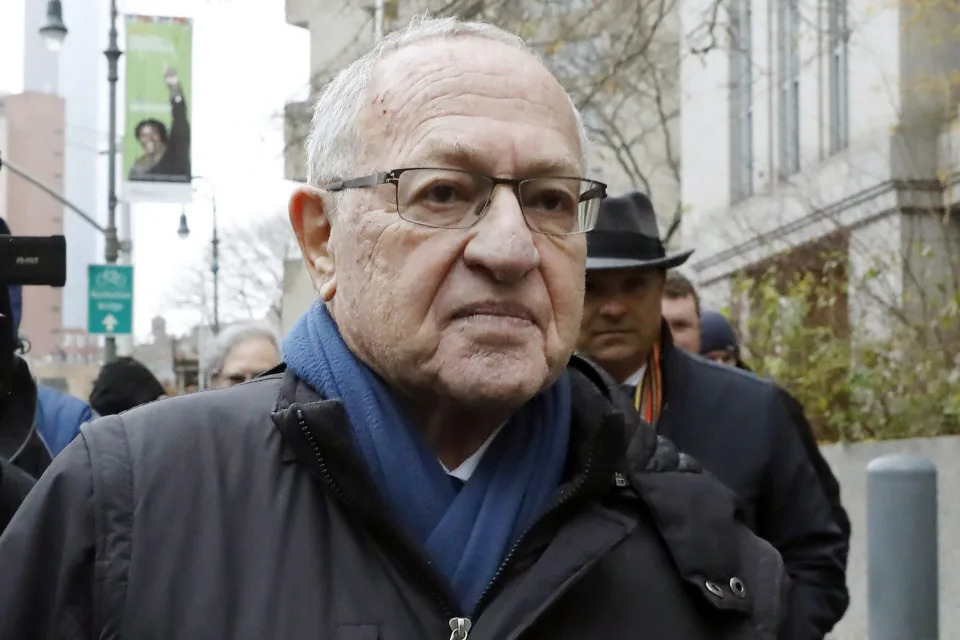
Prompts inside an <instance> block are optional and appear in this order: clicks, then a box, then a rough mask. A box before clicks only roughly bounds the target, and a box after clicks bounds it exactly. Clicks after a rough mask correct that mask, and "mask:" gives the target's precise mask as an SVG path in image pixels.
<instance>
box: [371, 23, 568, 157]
mask: <svg viewBox="0 0 960 640" xmlns="http://www.w3.org/2000/svg"><path fill="white" fill-rule="evenodd" d="M371 89H372V90H371V92H370V94H369V95H370V98H369V99H370V104H368V106H367V110H366V113H365V116H364V117H363V118H362V123H363V125H362V126H363V127H364V139H365V147H366V154H365V155H366V157H367V159H368V160H369V161H370V162H371V163H372V164H377V165H379V167H378V168H380V169H392V168H398V167H400V166H404V165H406V166H410V163H411V162H416V161H420V162H428V161H429V162H432V163H434V164H441V165H454V166H459V167H463V168H470V169H474V170H477V171H485V172H489V173H491V174H494V173H497V172H498V171H499V170H501V169H502V170H505V171H509V172H518V171H519V172H522V173H524V174H527V175H538V174H557V175H561V174H562V175H577V174H579V173H580V171H581V169H582V167H581V149H580V138H579V128H578V123H577V119H576V117H575V115H574V112H573V109H572V107H571V104H570V101H569V98H568V97H567V94H566V92H565V91H564V90H563V88H562V87H561V86H560V84H559V82H557V80H556V78H554V77H553V75H552V74H551V73H550V72H549V71H548V70H547V69H546V68H545V67H544V66H543V65H542V64H541V63H540V61H539V60H537V59H536V58H535V57H534V56H532V55H531V54H529V53H527V52H526V51H523V50H521V49H518V48H516V47H512V46H510V45H507V44H504V43H500V42H495V41H488V40H484V39H480V38H475V37H460V38H453V39H447V40H433V41H428V42H424V43H419V44H416V45H412V46H408V47H405V48H403V49H401V50H399V51H397V52H394V53H393V54H391V55H389V56H388V57H387V58H385V59H384V60H382V61H381V62H380V63H379V64H378V65H377V67H376V69H375V71H374V75H373V85H372V88H371Z"/></svg>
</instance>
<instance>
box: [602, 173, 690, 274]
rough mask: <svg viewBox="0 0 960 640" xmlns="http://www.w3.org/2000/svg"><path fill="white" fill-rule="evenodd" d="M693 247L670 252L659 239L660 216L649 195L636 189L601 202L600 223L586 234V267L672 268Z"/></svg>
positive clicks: (685, 257)
mask: <svg viewBox="0 0 960 640" xmlns="http://www.w3.org/2000/svg"><path fill="white" fill-rule="evenodd" d="M692 253H693V249H690V250H689V251H683V252H681V253H674V254H671V255H667V252H666V250H665V249H664V247H663V243H662V242H660V230H659V229H658V228H657V216H656V214H655V213H654V212H653V205H652V204H651V203H650V198H648V197H647V196H645V195H644V194H642V193H640V192H639V191H634V192H633V193H628V194H626V195H622V196H619V197H616V198H606V199H605V200H604V201H603V202H602V203H601V204H600V217H599V219H598V220H597V226H596V227H595V228H594V229H593V231H590V232H589V233H588V234H587V270H588V271H593V270H600V269H631V268H647V269H672V268H673V267H679V266H680V265H682V264H683V263H684V262H686V261H687V258H689V257H690V254H692Z"/></svg>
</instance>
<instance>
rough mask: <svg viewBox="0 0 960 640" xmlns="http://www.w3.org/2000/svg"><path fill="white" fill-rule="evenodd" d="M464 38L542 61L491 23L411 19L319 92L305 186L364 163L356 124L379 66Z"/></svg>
mask: <svg viewBox="0 0 960 640" xmlns="http://www.w3.org/2000/svg"><path fill="white" fill-rule="evenodd" d="M464 37H472V38H481V39H484V40H490V41H492V42H499V43H502V44H505V45H508V46H511V47H515V48H517V49H519V50H521V51H524V52H526V53H528V54H530V55H531V56H533V57H534V58H536V59H537V60H539V61H541V62H542V58H541V56H540V55H539V54H538V53H537V52H536V51H535V50H533V49H531V48H530V47H529V46H527V44H526V43H525V42H524V41H523V39H521V38H520V37H518V36H515V35H513V34H512V33H509V32H507V31H504V30H503V29H501V28H499V27H496V26H494V25H492V24H487V23H484V22H463V21H461V20H458V19H456V18H429V17H426V16H418V17H415V18H414V19H413V20H411V21H410V23H409V24H408V25H407V26H406V27H404V28H403V29H400V30H398V31H394V32H392V33H390V34H389V35H387V36H386V37H385V38H383V39H382V40H381V41H380V42H378V43H377V44H376V45H375V46H374V47H373V49H371V50H370V51H368V52H367V53H366V54H364V55H363V56H362V57H360V58H359V59H357V60H355V61H354V62H352V63H351V64H350V65H348V66H347V67H345V68H343V69H342V70H341V71H340V72H339V73H337V75H336V76H334V78H333V79H332V80H331V81H330V82H329V83H327V84H326V86H324V87H323V89H321V90H320V94H319V96H318V97H317V101H316V104H315V106H314V109H313V118H312V119H311V122H310V135H309V136H308V137H307V142H306V150H307V182H308V183H309V184H312V185H315V186H318V187H322V186H324V185H325V184H327V183H328V182H331V181H333V180H343V179H347V178H352V177H354V176H352V175H351V173H352V172H353V171H355V170H356V169H357V167H358V166H359V165H360V164H361V162H363V142H364V141H363V137H362V132H361V131H360V126H359V125H360V119H361V117H362V115H363V111H364V108H365V107H366V105H367V104H368V103H369V99H368V98H369V92H370V84H371V81H372V78H373V72H374V69H375V67H376V65H377V63H378V62H380V61H381V60H383V59H384V58H386V57H387V56H388V55H390V54H391V53H393V52H396V51H398V50H400V49H403V48H405V47H409V46H411V45H414V44H419V43H422V42H425V41H428V40H437V39H445V38H464ZM567 99H568V100H569V101H570V108H571V110H572V111H573V115H574V118H575V119H576V122H577V130H578V134H579V137H580V155H581V162H582V164H583V166H584V169H586V157H587V144H588V140H587V133H586V129H585V128H584V126H583V119H582V118H581V116H580V112H579V111H578V110H577V107H576V105H575V104H574V102H573V100H572V99H571V98H570V96H569V94H568V95H567Z"/></svg>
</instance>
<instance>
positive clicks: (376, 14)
mask: <svg viewBox="0 0 960 640" xmlns="http://www.w3.org/2000/svg"><path fill="white" fill-rule="evenodd" d="M381 38H383V0H376V2H375V3H374V5H373V39H374V41H375V42H380V39H381Z"/></svg>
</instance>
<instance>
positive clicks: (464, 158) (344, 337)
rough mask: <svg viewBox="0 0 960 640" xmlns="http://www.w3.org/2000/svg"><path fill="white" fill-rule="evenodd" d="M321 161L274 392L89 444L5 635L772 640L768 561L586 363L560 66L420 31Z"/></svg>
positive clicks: (169, 409) (366, 77)
mask: <svg viewBox="0 0 960 640" xmlns="http://www.w3.org/2000/svg"><path fill="white" fill-rule="evenodd" d="M308 149H309V156H310V157H309V182H310V183H311V185H312V186H304V187H301V188H299V189H298V190H297V191H296V193H295V194H294V196H293V197H292V199H291V202H290V217H291V219H292V222H293V227H294V229H295V231H296V234H297V237H298V238H299V240H300V246H301V249H302V251H303V254H304V256H305V259H306V261H307V263H308V265H309V269H310V272H311V274H312V276H313V278H314V279H315V281H316V285H317V288H318V291H319V296H320V299H319V301H318V302H317V304H316V305H315V306H314V307H313V308H312V309H311V310H310V311H309V312H308V313H307V314H306V315H305V316H304V317H303V318H302V319H301V321H300V322H299V324H297V325H296V326H295V327H294V328H293V329H292V330H291V332H290V335H289V336H288V338H287V340H286V342H285V344H284V349H283V350H284V358H285V361H286V364H287V369H286V371H285V372H284V373H282V374H276V375H271V376H266V377H263V378H260V379H258V380H256V381H254V382H251V383H250V384H245V385H240V386H237V387H234V388H231V389H225V390H219V391H213V392H210V393H202V394H195V395H192V396H185V397H180V398H174V399H170V400H164V401H162V402H160V403H155V404H152V405H150V406H149V407H144V408H142V409H138V410H134V411H132V412H130V413H128V414H125V415H124V416H120V417H110V418H105V419H102V420H100V421H98V422H95V423H93V425H91V426H90V427H89V428H85V429H84V431H83V433H82V438H81V439H78V440H77V441H75V442H74V444H72V445H71V446H70V447H68V448H67V449H66V450H65V451H64V452H63V454H62V455H61V456H60V457H59V458H58V459H57V460H56V461H55V462H54V465H53V468H52V469H51V470H50V472H49V473H48V474H47V475H46V476H44V478H42V479H41V480H40V482H39V483H38V485H37V487H36V489H35V490H34V491H33V493H32V494H31V495H30V497H29V498H28V499H27V501H26V502H25V504H24V506H23V508H22V509H21V511H20V512H19V513H18V515H17V516H16V517H15V518H14V521H13V523H12V524H11V529H10V530H9V531H8V532H7V534H6V535H5V537H4V538H2V539H0V637H2V638H51V637H69V638H95V637H97V638H99V637H124V638H137V639H138V640H143V639H150V638H158V639H159V638H178V639H179V640H197V639H200V638H204V639H206V638H218V639H219V638H251V639H252V638H270V639H271V640H283V639H290V640H301V639H304V638H353V639H368V638H369V639H373V638H380V639H381V640H392V639H396V640H399V639H414V638H416V639H421V638H447V637H449V638H453V639H454V640H466V639H467V638H468V637H469V638H470V639H471V640H480V639H483V640H494V639H497V640H499V639H502V638H570V639H573V638H577V639H582V638H650V639H651V640H653V639H658V640H659V639H662V638H671V639H672V640H684V639H687V638H698V639H700V638H702V639H707V638H724V639H734V638H737V639H739V638H744V639H746V638H768V639H772V638H774V637H775V634H776V627H777V624H778V621H779V611H778V609H779V602H780V597H781V593H782V592H783V591H784V587H785V586H788V583H787V582H785V578H784V575H783V572H782V565H781V564H780V559H779V556H778V555H777V554H776V552H775V551H774V550H773V549H772V548H771V547H770V546H769V545H767V544H766V543H765V542H763V541H762V540H760V539H758V538H756V537H754V536H753V534H751V533H750V532H749V530H748V529H747V528H746V527H744V526H743V525H742V524H740V523H739V522H738V521H737V520H736V512H737V507H736V501H735V498H734V496H733V495H732V494H731V493H730V492H729V491H728V490H727V489H725V488H724V487H723V486H722V485H720V484H719V483H716V482H715V481H714V480H712V479H711V478H709V477H708V476H706V475H705V474H703V473H699V472H697V469H696V467H695V466H694V465H693V463H691V462H690V461H689V460H688V459H687V458H685V457H683V456H680V455H678V454H677V453H676V451H675V450H674V449H673V448H672V445H669V444H668V443H666V442H659V443H658V441H657V439H656V436H655V434H654V433H653V431H652V430H651V429H649V428H648V427H647V426H645V425H643V424H641V423H640V422H639V420H638V419H637V418H636V416H635V415H631V414H627V413H624V412H621V411H618V410H617V408H616V407H615V406H614V404H613V403H612V400H611V398H613V397H616V393H617V390H616V388H615V386H614V385H613V383H612V382H611V381H608V380H607V379H606V378H605V377H604V376H603V375H602V374H600V372H599V371H597V370H596V369H594V368H592V367H591V366H589V365H587V364H586V363H584V362H583V361H581V360H577V359H574V360H572V361H571V353H572V351H573V347H574V342H575V340H576V336H577V331H578V328H579V325H580V315H581V309H582V297H583V277H584V275H583V274H584V272H583V269H584V262H585V258H586V240H585V237H584V235H583V232H585V231H587V230H589V229H590V228H591V227H592V226H593V225H594V224H595V222H596V216H597V210H598V205H599V201H600V199H601V198H602V196H603V192H604V187H603V185H602V184H600V183H597V182H593V181H590V180H585V179H582V178H580V177H578V176H579V175H580V174H581V172H582V169H583V162H582V157H583V155H584V151H585V149H584V146H583V135H582V128H581V125H580V123H579V119H578V117H577V115H576V112H575V110H574V109H573V108H572V107H571V102H570V100H569V98H568V97H567V95H566V94H565V92H564V91H563V89H562V88H561V87H560V85H559V84H558V83H557V81H556V80H555V79H554V78H553V76H552V75H551V74H550V73H549V72H548V71H547V70H546V68H545V67H544V66H543V65H542V64H541V63H540V62H539V61H538V60H537V59H536V58H535V57H534V56H533V55H532V54H530V53H529V52H528V51H527V50H526V49H525V48H524V47H523V45H522V43H521V42H520V41H519V40H518V39H517V38H515V37H513V36H510V35H509V34H506V33H504V32H502V31H500V30H498V29H496V28H494V27H491V26H488V25H482V24H464V23H459V22H457V21H454V20H452V19H447V20H436V21H433V20H427V21H423V22H417V23H415V24H414V25H413V26H412V27H410V28H408V29H407V30H405V31H401V32H398V33H394V34H392V35H391V36H389V37H388V38H386V39H385V40H384V41H382V42H381V43H380V44H379V45H378V46H377V48H376V49H374V50H373V52H371V53H369V54H368V55H366V56H365V57H363V58H362V59H360V60H359V61H358V62H355V63H354V64H352V65H350V66H349V67H347V68H346V69H345V70H343V71H342V72H341V73H340V74H339V75H338V76H337V77H336V78H335V79H334V80H333V81H332V82H331V83H330V84H328V85H327V87H326V88H325V89H324V91H323V92H322V94H321V96H320V98H319V100H318V102H317V105H316V111H315V116H314V120H313V124H312V133H311V137H310V141H309V144H308ZM631 413H632V412H631ZM628 451H629V454H628V453H627V452H628Z"/></svg>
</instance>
